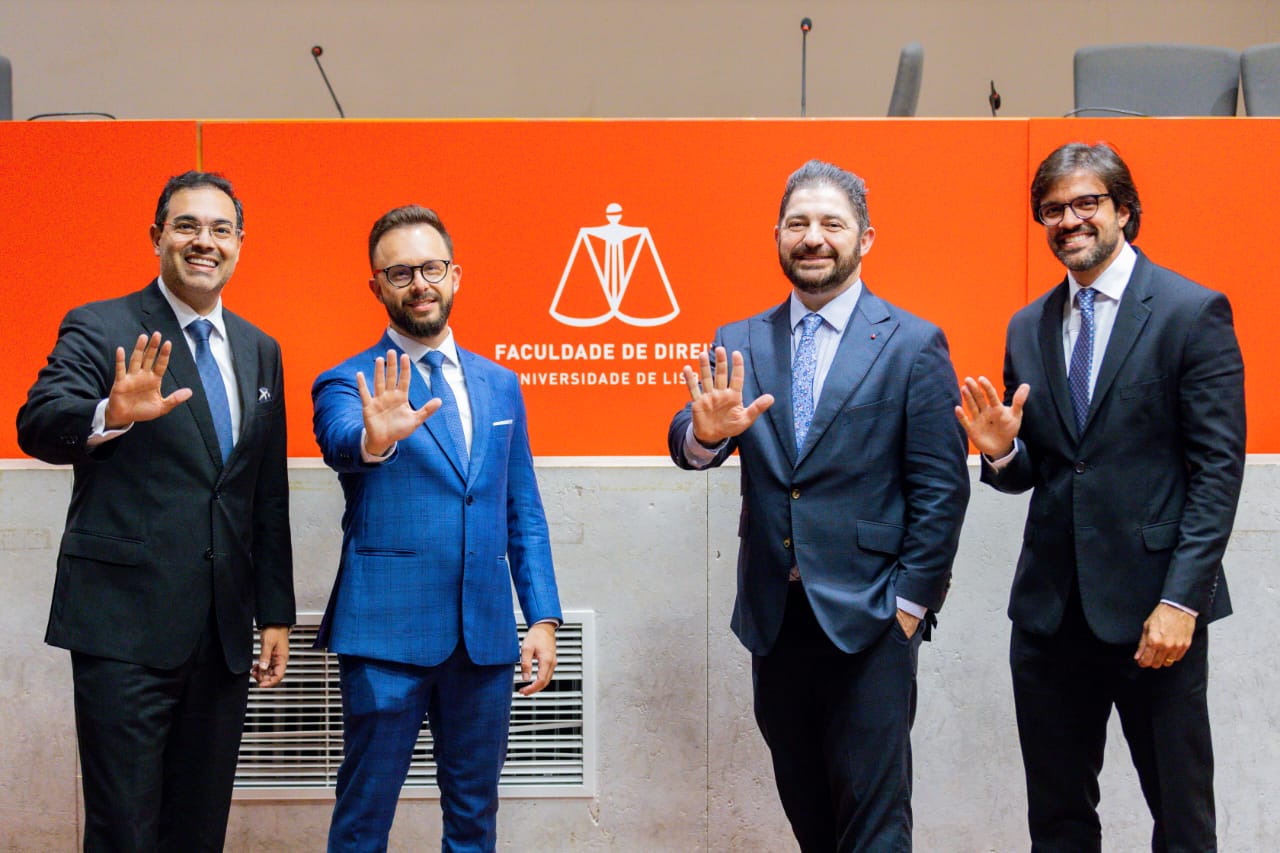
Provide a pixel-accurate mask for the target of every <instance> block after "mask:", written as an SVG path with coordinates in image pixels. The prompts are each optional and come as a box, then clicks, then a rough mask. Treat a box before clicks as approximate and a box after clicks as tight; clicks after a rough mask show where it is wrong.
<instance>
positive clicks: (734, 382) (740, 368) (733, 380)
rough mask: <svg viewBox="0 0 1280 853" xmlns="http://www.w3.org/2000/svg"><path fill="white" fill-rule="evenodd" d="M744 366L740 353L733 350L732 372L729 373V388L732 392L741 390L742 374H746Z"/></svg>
mask: <svg viewBox="0 0 1280 853" xmlns="http://www.w3.org/2000/svg"><path fill="white" fill-rule="evenodd" d="M744 364H745V362H744V361H743V360H742V353H740V352H738V351H736V350H735V351H734V353H733V370H732V371H730V373H729V387H730V388H732V389H733V390H734V391H741V390H742V378H743V374H745V373H746V372H747V371H746V368H745V367H744Z"/></svg>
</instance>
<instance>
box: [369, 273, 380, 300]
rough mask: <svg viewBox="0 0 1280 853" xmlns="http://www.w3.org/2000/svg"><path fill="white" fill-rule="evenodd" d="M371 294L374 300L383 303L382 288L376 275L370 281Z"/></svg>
mask: <svg viewBox="0 0 1280 853" xmlns="http://www.w3.org/2000/svg"><path fill="white" fill-rule="evenodd" d="M369 292H370V293H372V294H373V298H374V299H376V300H378V301H379V302H381V301H382V287H381V285H379V284H378V277H377V276H376V275H375V276H373V277H372V278H370V279H369Z"/></svg>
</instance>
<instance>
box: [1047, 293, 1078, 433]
mask: <svg viewBox="0 0 1280 853" xmlns="http://www.w3.org/2000/svg"><path fill="white" fill-rule="evenodd" d="M1068 292H1069V291H1068V286H1067V281H1066V279H1063V280H1062V282H1061V283H1060V284H1059V285H1058V286H1057V287H1056V288H1055V289H1054V291H1053V292H1052V293H1050V294H1049V298H1048V299H1046V300H1045V301H1044V313H1042V314H1041V315H1040V329H1039V333H1040V334H1039V337H1040V341H1039V343H1040V357H1041V360H1042V363H1043V365H1044V379H1045V384H1047V385H1048V386H1049V396H1050V397H1051V398H1052V399H1053V405H1054V407H1055V408H1056V409H1057V410H1058V418H1059V420H1061V421H1062V428H1063V429H1064V430H1066V431H1067V434H1069V435H1073V436H1075V437H1076V438H1077V439H1078V438H1079V436H1078V435H1076V417H1075V413H1074V412H1073V411H1072V409H1071V389H1070V387H1069V386H1068V385H1067V362H1066V357H1065V356H1064V355H1063V350H1062V318H1063V316H1064V315H1063V311H1064V310H1065V309H1066V304H1067V293H1068Z"/></svg>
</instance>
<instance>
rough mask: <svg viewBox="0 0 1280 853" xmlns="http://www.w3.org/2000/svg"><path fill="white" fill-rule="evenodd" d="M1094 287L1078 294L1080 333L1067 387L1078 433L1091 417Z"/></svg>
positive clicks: (1081, 289) (1084, 289)
mask: <svg viewBox="0 0 1280 853" xmlns="http://www.w3.org/2000/svg"><path fill="white" fill-rule="evenodd" d="M1094 296H1095V293H1094V290H1093V288H1092V287H1082V288H1080V290H1079V292H1077V293H1076V300H1077V301H1078V302H1079V303H1080V332H1079V333H1078V334H1077V335H1076V345H1075V347H1074V348H1073V349H1072V350H1071V368H1070V369H1069V370H1068V371H1067V385H1068V386H1069V387H1070V388H1071V408H1072V410H1073V411H1074V412H1075V416H1076V433H1077V434H1079V433H1082V432H1084V422H1085V420H1086V419H1087V418H1088V417H1089V397H1090V394H1089V372H1090V371H1091V370H1092V369H1093V297H1094Z"/></svg>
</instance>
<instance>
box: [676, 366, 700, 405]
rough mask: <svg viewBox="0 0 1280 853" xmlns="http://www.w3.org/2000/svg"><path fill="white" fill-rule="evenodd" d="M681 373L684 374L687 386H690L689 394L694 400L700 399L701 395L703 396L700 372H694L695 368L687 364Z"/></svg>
mask: <svg viewBox="0 0 1280 853" xmlns="http://www.w3.org/2000/svg"><path fill="white" fill-rule="evenodd" d="M681 373H682V374H684V377H685V384H686V386H689V396H690V397H691V398H692V400H695V401H696V400H698V398H699V397H701V396H703V391H701V384H700V383H699V382H698V374H696V373H694V369H692V368H690V366H689V365H687V364H686V365H685V369H684V370H682V371H681Z"/></svg>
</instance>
